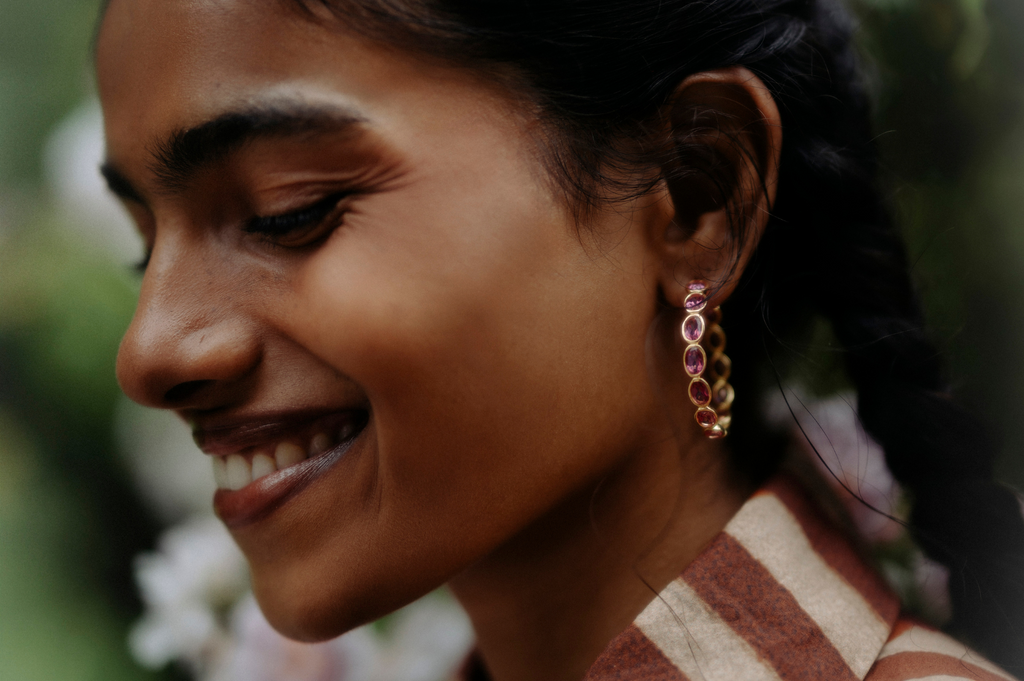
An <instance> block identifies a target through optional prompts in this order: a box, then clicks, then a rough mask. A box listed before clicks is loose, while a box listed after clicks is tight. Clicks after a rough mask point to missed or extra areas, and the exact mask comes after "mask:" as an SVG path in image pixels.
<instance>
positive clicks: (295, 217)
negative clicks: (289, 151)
mask: <svg viewBox="0 0 1024 681" xmlns="http://www.w3.org/2000/svg"><path fill="white" fill-rule="evenodd" d="M350 193H351V192H337V193H335V194H331V195H330V196H327V197H325V198H323V199H320V200H319V201H317V202H316V203H313V204H312V205H309V206H306V207H305V208H300V209H299V210H295V211H292V212H290V213H283V214H281V215H267V216H256V217H253V218H250V219H249V220H248V221H247V222H246V224H245V227H244V228H243V230H244V231H245V232H246V233H247V234H257V235H260V236H262V237H264V238H266V239H269V240H273V239H275V238H280V237H284V236H287V235H288V234H291V233H294V232H296V231H298V230H300V229H305V228H310V227H316V226H318V225H320V224H321V223H323V221H324V220H326V219H327V218H328V217H329V216H330V215H331V213H332V212H334V210H335V209H336V208H337V207H338V204H339V203H341V201H342V200H343V199H345V198H346V197H347V196H349V194H350ZM151 256H152V251H147V252H146V254H145V256H144V257H143V259H142V260H141V261H140V262H138V263H136V264H135V265H134V266H133V267H134V269H135V271H136V272H140V273H144V272H145V271H146V267H147V266H149V260H150V257H151Z"/></svg>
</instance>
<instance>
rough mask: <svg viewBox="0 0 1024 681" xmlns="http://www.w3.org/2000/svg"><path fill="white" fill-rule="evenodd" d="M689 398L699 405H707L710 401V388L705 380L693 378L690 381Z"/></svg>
mask: <svg viewBox="0 0 1024 681" xmlns="http://www.w3.org/2000/svg"><path fill="white" fill-rule="evenodd" d="M690 399H691V400H693V402H694V404H697V405H699V406H701V407H704V406H707V404H708V402H710V401H711V388H710V387H709V386H708V384H707V381H705V380H703V379H700V378H695V379H693V380H692V381H691V382H690Z"/></svg>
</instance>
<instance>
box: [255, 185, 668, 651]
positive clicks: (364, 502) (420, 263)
mask: <svg viewBox="0 0 1024 681" xmlns="http://www.w3.org/2000/svg"><path fill="white" fill-rule="evenodd" d="M434 198H435V200H436V198H437V197H436V196H435V197H434ZM410 203H411V204H412V205H419V206H422V205H424V204H423V203H421V202H419V201H415V200H413V201H411V202H410ZM442 204H443V202H442ZM500 205H501V206H502V208H503V209H499V208H498V207H497V206H495V207H493V209H492V208H489V207H486V206H473V205H466V204H465V203H462V204H457V203H456V202H454V201H452V202H451V203H450V204H449V206H448V207H449V208H450V209H449V210H437V211H436V212H434V213H433V214H432V215H428V216H424V215H423V214H422V213H420V214H417V213H416V211H414V210H411V209H410V210H409V211H403V210H402V207H403V206H402V202H400V201H397V200H392V201H388V202H387V208H386V209H385V208H381V209H380V212H374V211H372V210H370V209H369V208H368V209H367V210H366V211H364V212H362V213H361V214H360V215H359V216H356V217H355V218H354V219H353V220H352V221H351V222H350V223H349V224H348V225H347V226H346V227H345V228H343V229H341V230H339V231H338V232H337V233H336V234H335V235H334V236H333V237H332V238H331V239H330V240H328V242H327V243H326V244H325V245H324V246H323V247H322V248H321V249H320V251H318V252H317V253H316V254H315V255H313V256H312V257H311V258H310V259H309V260H308V261H307V262H306V263H305V264H304V265H303V267H302V268H301V271H299V272H298V273H297V276H296V278H295V280H294V285H293V286H292V289H291V292H290V294H289V297H288V300H287V301H286V302H284V303H283V304H281V305H280V306H278V307H279V308H280V310H281V311H282V313H281V314H280V315H279V317H280V318H279V319H276V320H275V321H274V324H275V325H277V326H278V327H279V328H281V329H283V330H284V332H285V333H286V334H287V335H288V336H289V337H290V338H291V339H293V340H294V341H295V342H296V343H297V344H298V345H300V346H302V347H303V348H305V349H306V350H308V351H309V352H311V353H312V354H314V355H316V356H317V357H318V358H319V359H320V360H322V361H323V362H324V363H325V364H327V365H329V366H331V367H334V368H335V369H336V370H337V371H339V372H340V373H342V374H344V375H345V376H346V377H348V378H350V379H352V380H353V381H355V382H356V383H358V384H359V386H360V387H361V388H362V390H364V391H365V393H366V395H367V397H368V399H369V401H370V404H371V408H372V412H373V419H372V423H371V427H370V428H368V432H367V433H365V434H364V435H366V438H367V443H366V444H367V446H366V447H364V448H363V449H362V450H360V452H359V457H358V459H356V458H354V459H353V460H352V461H350V462H348V464H347V465H348V468H347V469H345V470H341V471H339V472H338V484H337V486H336V487H334V488H332V489H331V490H328V491H326V492H323V496H322V498H320V499H319V500H318V501H319V508H321V509H330V510H329V512H328V513H323V512H322V513H321V515H323V517H324V521H323V522H316V523H312V522H310V519H309V518H295V519H294V523H293V524H292V527H294V528H298V531H297V532H296V533H295V534H293V535H289V538H288V540H287V541H288V542H291V543H292V544H295V543H296V542H301V543H302V549H301V550H296V549H295V548H294V546H293V547H292V548H290V549H288V550H286V549H284V548H281V547H276V548H271V549H268V550H267V552H266V553H265V554H264V553H259V552H260V551H261V549H259V548H256V549H252V548H247V553H248V554H249V557H250V560H251V561H252V563H253V567H254V583H255V585H256V588H257V593H258V595H259V596H260V598H261V604H262V605H263V606H264V608H265V610H266V611H267V614H268V616H269V617H271V618H272V621H274V623H275V625H277V626H280V627H282V628H283V629H284V630H286V631H288V632H289V633H291V634H292V635H295V636H300V637H303V638H319V637H321V636H322V635H332V634H334V633H337V632H339V631H341V630H343V629H345V628H347V627H349V626H352V625H353V624H358V623H360V622H361V621H362V620H363V619H369V618H372V617H374V616H379V615H381V614H383V613H384V612H387V611H388V610H389V609H391V608H394V607H398V606H400V605H403V604H404V603H405V602H408V600H411V599H412V598H415V597H416V596H418V595H420V594H422V593H424V592H425V591H427V590H429V589H431V588H434V587H436V586H438V585H439V584H440V583H442V582H443V581H445V580H447V579H449V578H450V577H452V576H453V575H454V574H455V573H457V572H458V571H460V570H461V569H463V568H464V567H465V566H466V565H468V564H470V563H472V562H473V561H475V560H477V559H479V558H480V557H481V556H482V555H484V554H485V553H487V552H489V551H490V550H493V549H494V548H495V547H496V546H498V545H500V543H502V542H503V541H504V540H506V539H508V538H509V537H511V536H512V535H513V534H514V533H515V532H517V531H518V530H520V529H522V528H523V527H524V526H525V525H526V524H527V523H529V522H531V521H532V520H534V519H535V518H537V517H538V516H539V515H541V514H542V513H543V512H544V511H545V510H547V509H549V508H550V507H551V506H552V505H554V504H555V503H557V502H558V500H559V499H561V498H564V497H565V496H566V495H568V494H569V493H570V492H571V491H574V490H575V489H576V488H578V487H579V486H580V485H582V484H584V483H585V482H587V481H588V480H592V479H594V478H595V477H597V476H599V475H601V474H602V473H603V472H604V471H605V470H607V469H608V468H609V467H610V466H611V465H613V464H614V463H615V461H616V457H617V456H621V455H622V453H623V452H624V451H629V449H630V447H631V446H635V444H636V441H637V440H638V439H640V438H642V437H643V435H642V432H643V425H644V424H645V423H646V422H647V418H648V415H649V413H650V411H651V405H652V401H651V397H650V395H649V392H648V387H647V380H646V370H645V361H644V338H645V334H646V330H647V326H648V323H649V320H650V319H651V317H652V316H653V296H652V295H651V293H650V291H649V289H648V288H647V286H645V282H644V280H643V278H642V277H641V275H640V272H642V270H643V268H642V265H641V263H642V257H641V256H638V255H637V254H636V253H630V252H628V249H626V250H625V251H624V252H623V253H620V255H621V256H622V262H620V263H618V264H613V263H612V262H610V261H607V260H603V259H600V258H596V257H594V256H592V255H591V254H589V253H587V252H586V251H585V249H583V248H582V247H581V245H580V243H579V241H578V239H577V237H576V236H575V235H574V234H573V232H572V230H571V229H570V228H569V227H568V226H567V225H566V224H565V222H564V221H563V219H562V217H561V213H560V212H554V211H549V210H548V205H547V204H543V203H542V204H540V207H539V208H537V207H536V204H534V205H532V206H531V205H527V206H522V205H517V203H516V200H515V199H514V198H512V197H510V198H508V200H504V201H502V202H500ZM498 218H500V219H498ZM391 225H398V226H400V228H389V226H391ZM623 248H625V247H623ZM623 263H625V264H623ZM371 430H372V432H369V431H371ZM331 494H333V495H334V496H333V497H331V496H330V495H331ZM299 535H301V539H300V537H299ZM254 550H255V551H256V552H257V553H256V554H254V553H253V551H254ZM298 556H305V558H304V559H299V558H297V557H298ZM411 565H415V566H416V568H415V569H410V566H411ZM339 575H344V579H339V577H338V576H339ZM312 585H315V586H312ZM325 590H326V591H325ZM328 592H329V593H328ZM298 604H304V605H301V606H300V605H298ZM331 604H333V605H331ZM320 610H322V612H321V611H320ZM275 617H276V618H277V619H276V620H275V619H274V618H275ZM289 618H292V619H291V620H289ZM337 618H345V619H343V620H339V619H337ZM289 621H291V622H292V623H293V624H294V626H289V623H288V622H289Z"/></svg>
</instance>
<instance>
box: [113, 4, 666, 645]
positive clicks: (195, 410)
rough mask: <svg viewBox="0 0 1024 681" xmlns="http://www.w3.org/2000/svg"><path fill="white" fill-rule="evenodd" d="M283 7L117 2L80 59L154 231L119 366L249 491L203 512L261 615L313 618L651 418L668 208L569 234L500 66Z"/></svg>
mask: <svg viewBox="0 0 1024 681" xmlns="http://www.w3.org/2000/svg"><path fill="white" fill-rule="evenodd" d="M284 4H285V3H280V4H279V3H272V2H268V3H252V2H246V1H244V0H193V1H190V2H166V0H113V2H112V3H111V5H110V7H109V10H108V13H107V16H106V18H105V20H104V23H103V26H102V31H101V34H100V39H99V44H98V73H99V85H100V92H101V96H102V100H103V106H104V111H105V115H106V132H107V144H108V160H109V162H108V166H107V168H106V172H107V176H108V179H109V180H110V182H111V186H112V187H113V189H114V190H115V191H116V192H117V193H118V194H120V195H121V196H122V197H123V198H124V199H125V203H126V205H127V206H128V207H129V210H130V211H131V212H132V214H133V216H134V217H135V219H136V221H137V223H138V225H139V229H140V232H141V233H142V235H143V236H144V238H145V241H146V245H147V248H149V249H151V258H150V261H149V265H148V268H147V270H146V273H145V276H144V278H143V282H142V291H141V296H140V300H139V305H138V310H137V312H136V315H135V318H134V320H133V322H132V325H131V327H130V328H129V330H128V332H127V334H126V336H125V338H124V341H123V343H122V346H121V351H120V355H119V357H118V378H119V380H120V382H121V385H122V386H123V388H124V390H125V391H126V392H127V393H128V395H129V396H131V397H132V398H133V399H135V400H137V401H139V402H142V403H144V404H147V405H150V406H154V407H160V408H167V409H174V410H176V411H177V412H178V413H179V414H180V415H181V416H182V417H183V418H184V419H185V420H186V421H187V422H188V423H189V424H190V425H191V427H192V428H193V429H194V431H195V433H196V438H197V442H199V444H200V445H201V447H202V448H203V449H204V451H206V453H207V454H209V455H211V459H212V460H215V461H218V462H219V465H220V466H222V468H221V472H220V476H221V477H222V480H221V483H222V486H224V487H242V489H240V490H235V491H232V490H230V489H224V490H222V491H220V492H218V495H217V498H216V507H217V510H218V512H219V513H220V515H221V517H222V518H223V519H224V520H225V522H226V523H227V524H228V526H229V527H230V529H231V531H232V533H233V535H234V537H235V539H236V540H237V541H238V543H239V545H240V546H241V547H242V549H243V550H244V552H245V554H246V555H247V557H248V559H249V561H250V564H251V566H252V572H253V583H254V588H255V591H256V593H257V596H258V598H259V600H260V602H261V604H262V606H263V608H264V611H265V612H266V614H267V616H268V617H269V619H270V620H271V622H272V623H274V624H275V625H276V626H277V627H278V628H280V629H281V630H282V631H284V632H285V633H289V634H291V635H292V636H295V637H299V638H307V639H313V638H323V637H326V636H331V635H335V634H337V633H339V632H340V631H343V630H345V629H347V628H350V627H352V626H355V625H357V624H360V623H362V622H364V621H367V620H369V619H372V618H374V617H377V616H379V615H381V614H383V613H385V612H387V611H389V610H391V609H393V608H395V607H398V606H401V605H402V604H404V603H406V602H408V601H410V600H412V599H414V598H416V597H417V596H419V595H421V594H423V593H425V592H426V591H428V590H430V589H432V588H435V587H436V586H438V585H440V584H441V583H443V582H444V581H446V580H448V579H450V578H452V577H453V576H455V575H457V574H459V573H460V572H461V571H463V570H465V569H466V568H467V566H470V565H471V564H473V563H474V562H476V561H479V560H480V559H482V558H484V557H485V556H487V555H489V554H492V553H493V552H495V551H496V550H497V549H499V548H500V547H501V546H502V545H504V544H506V543H507V542H509V541H510V540H511V538H513V537H514V536H516V535H517V534H518V533H521V532H522V531H524V530H526V529H527V528H529V527H530V526H531V525H532V524H535V523H540V522H544V519H545V518H546V517H547V516H548V515H549V514H551V513H554V512H555V510H556V509H557V508H558V505H559V503H560V502H562V500H564V499H566V498H567V497H568V496H569V495H571V494H572V493H574V492H576V491H579V490H581V489H583V488H585V487H586V486H587V485H589V484H593V483H594V482H595V481H596V480H598V479H599V478H600V477H601V476H603V475H605V474H606V473H607V472H608V471H610V470H611V469H613V468H614V467H615V466H616V465H617V464H618V463H620V461H621V460H622V458H623V457H624V456H626V455H627V454H629V453H636V452H640V451H643V450H644V448H646V447H648V446H650V443H651V441H652V440H654V439H656V438H661V437H662V436H663V435H664V431H663V429H662V424H661V421H660V410H659V409H658V408H657V407H656V406H655V403H656V401H655V400H654V399H653V398H652V396H651V394H650V388H649V386H648V380H647V373H646V369H645V356H644V343H645V335H646V333H647V330H648V328H649V325H650V324H651V321H652V319H653V318H654V315H655V313H656V297H657V291H656V289H657V276H658V270H659V267H658V266H657V263H655V262H652V256H651V248H650V246H649V241H650V239H649V238H648V234H649V233H650V232H651V231H652V230H653V229H654V227H652V226H656V224H657V223H659V221H664V219H665V216H664V214H663V213H664V208H663V207H661V205H660V204H655V203H648V204H645V205H643V206H633V207H632V208H628V209H627V208H623V207H622V206H619V207H618V208H617V209H615V210H608V211H606V212H604V213H601V214H599V215H597V216H596V217H595V218H594V223H593V225H592V226H588V227H587V229H586V230H585V232H584V234H583V236H580V234H579V233H578V232H577V230H576V229H575V225H574V223H573V221H572V219H571V218H570V216H569V213H568V212H567V210H566V209H565V207H564V206H563V204H562V203H560V201H559V200H558V199H557V198H556V196H555V194H554V193H553V191H552V189H551V187H550V184H549V178H548V177H547V175H546V174H545V172H544V171H543V169H542V166H541V161H540V158H539V153H538V144H537V141H536V140H537V135H538V134H539V132H540V131H539V129H538V128H537V127H536V125H535V124H534V121H532V120H531V119H530V117H529V116H528V115H527V114H526V113H525V108H523V107H518V106H517V105H516V104H515V103H514V102H513V101H512V100H511V99H510V98H509V97H508V96H507V95H506V94H505V93H504V92H503V91H502V89H501V88H500V87H498V86H497V85H494V84H491V83H488V82H487V81H486V80H485V79H484V78H482V77H480V76H474V75H473V74H470V73H468V72H465V71H460V70H456V69H453V68H450V67H445V66H441V65H438V64H429V63H426V62H425V61H424V60H423V59H417V58H414V57H412V56H409V55H408V54H405V53H402V52H399V51H395V50H389V49H386V48H383V47H380V46H376V45H373V44H369V43H366V42H364V41H361V40H359V39H357V38H354V37H352V36H351V35H350V34H346V33H344V32H342V31H339V29H338V27H337V26H336V25H334V24H332V23H331V20H328V19H325V21H324V22H323V23H321V24H318V23H316V22H314V21H311V20H310V19H309V18H307V17H303V16H302V15H300V14H299V13H297V12H294V11H293V10H288V9H285V8H284ZM311 450H312V452H313V456H312V457H309V458H306V457H307V455H308V453H309V452H310V451H311ZM275 454H276V455H277V458H276V459H275ZM254 468H255V471H256V476H257V477H259V476H261V475H262V476H263V477H259V479H258V480H257V482H255V483H253V484H246V483H248V481H249V480H250V479H251V477H252V475H253V473H252V471H253V469H254ZM275 469H279V470H275ZM225 470H226V472H225ZM264 474H265V475H264ZM247 476H248V477H247Z"/></svg>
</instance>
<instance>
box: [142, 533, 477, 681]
mask: <svg viewBox="0 0 1024 681" xmlns="http://www.w3.org/2000/svg"><path fill="white" fill-rule="evenodd" d="M247 574H248V573H247V569H246V564H245V560H244V558H243V557H242V554H241V552H240V551H239V550H238V548H237V547H236V546H235V544H234V542H233V541H232V539H231V536H230V535H229V534H228V532H227V530H225V529H224V527H223V525H221V523H220V522H219V521H218V520H217V519H216V518H213V517H212V516H211V517H202V518H196V519H193V520H190V521H189V522H186V523H183V524H182V525H179V526H176V527H174V528H172V529H170V530H168V531H167V532H166V533H165V534H164V535H163V537H161V539H160V545H159V551H157V552H155V553H149V554H143V555H140V556H139V557H138V558H137V559H136V581H137V582H138V585H139V590H140V592H141V595H142V600H143V602H144V603H145V605H146V613H145V615H144V616H143V618H142V619H141V620H140V621H139V622H138V623H137V624H136V625H135V627H134V628H133V630H132V632H131V635H130V637H129V645H130V647H131V650H132V654H133V655H134V656H135V658H136V659H137V660H138V661H139V662H140V663H142V664H143V665H145V666H147V667H151V668H159V667H162V666H164V665H166V664H167V663H168V662H172V661H176V662H180V663H183V664H184V665H185V666H186V667H188V668H189V669H190V670H191V671H192V673H193V675H194V677H195V678H196V679H197V680H198V681H444V679H447V678H450V676H451V674H452V673H453V672H454V671H455V669H456V668H457V667H458V666H459V664H460V663H461V661H462V660H463V659H464V658H465V656H466V655H467V654H468V652H469V649H470V647H471V646H472V644H473V631H472V627H471V626H470V624H469V619H468V618H467V617H466V615H465V613H463V612H462V609H461V608H460V607H459V606H458V604H457V603H456V602H455V601H454V599H452V598H451V597H450V596H447V595H446V594H431V595H429V596H426V597H425V598H422V599H420V600H419V601H417V602H415V603H413V604H412V605H409V606H407V607H406V608H403V609H402V610H400V611H399V612H397V613H395V614H394V615H393V616H392V617H391V618H390V619H389V622H388V626H387V627H386V629H387V630H388V633H386V634H380V633H378V632H377V631H375V628H374V627H371V626H366V627H361V628H359V629H356V630H354V631H351V632H349V633H347V634H345V635H344V636H340V637H338V638H336V639H334V640H332V641H327V642H325V643H318V644H306V643H298V642H296V641H292V640H289V639H287V638H285V637H284V636H281V635H280V634H278V633H277V632H276V631H274V629H273V628H272V627H271V626H270V624H269V623H267V621H266V619H265V618H264V617H263V614H262V613H261V612H260V610H259V607H258V606H257V605H256V601H255V599H254V598H253V596H252V593H251V592H250V591H249V590H248V578H247Z"/></svg>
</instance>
